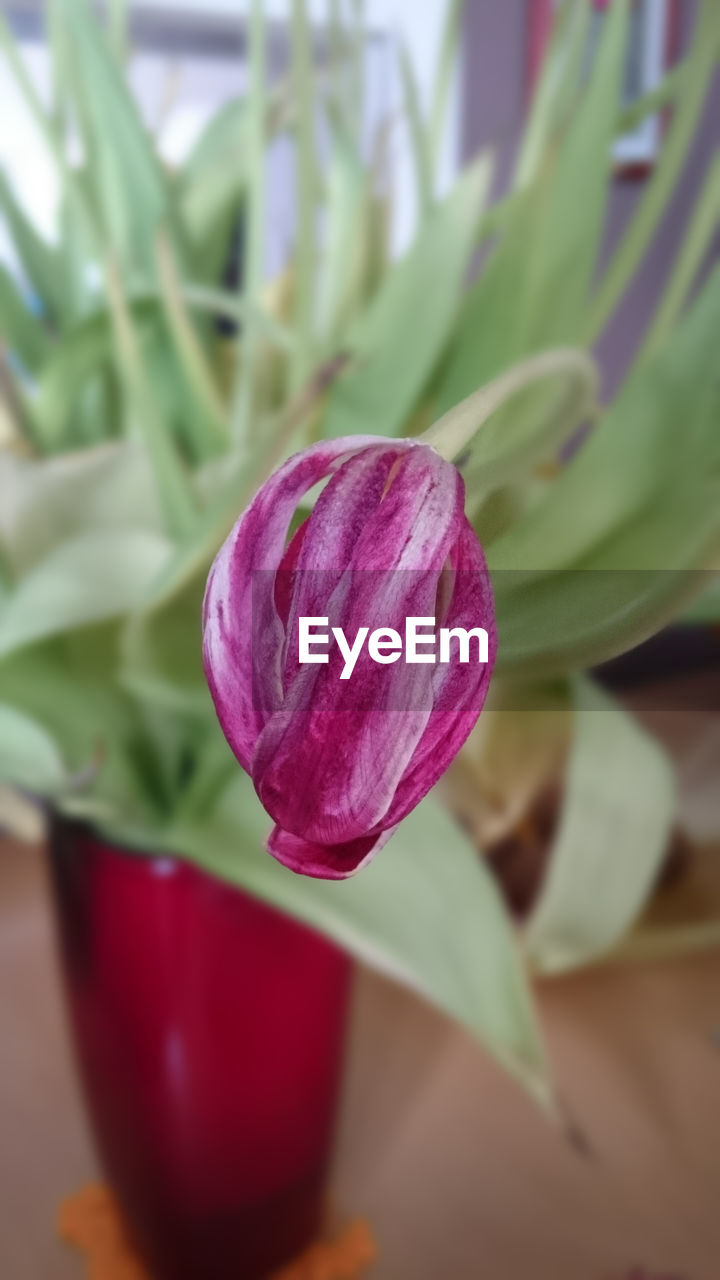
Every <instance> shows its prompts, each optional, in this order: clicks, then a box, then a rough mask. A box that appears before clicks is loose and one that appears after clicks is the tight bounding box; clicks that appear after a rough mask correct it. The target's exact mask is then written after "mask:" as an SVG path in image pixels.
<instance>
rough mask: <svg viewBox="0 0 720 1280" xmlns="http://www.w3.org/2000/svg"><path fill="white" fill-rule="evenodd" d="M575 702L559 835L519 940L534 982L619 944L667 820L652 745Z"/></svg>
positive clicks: (585, 692)
mask: <svg viewBox="0 0 720 1280" xmlns="http://www.w3.org/2000/svg"><path fill="white" fill-rule="evenodd" d="M575 697H576V713H575V714H576V724H575V734H574V743H573V747H572V750H571V754H570V761H569V766H568V772H567V778H566V783H565V790H564V805H563V809H562V816H561V819H560V827H559V830H558V833H557V837H556V840H555V843H554V846H553V848H552V851H551V854H550V862H549V867H548V871H547V874H546V878H545V882H544V884H543V887H542V890H541V894H540V898H539V900H538V902H537V904H536V906H535V908H534V910H533V913H532V916H531V917H530V920H529V922H528V925H527V927H526V930H525V934H524V947H525V952H526V955H527V956H528V958H529V960H530V962H531V964H532V965H533V967H534V968H535V969H537V970H539V971H540V972H543V973H558V972H562V971H564V970H567V969H574V968H577V967H578V966H580V965H583V964H587V963H588V962H589V961H591V960H594V959H596V958H597V957H598V956H601V955H602V954H603V953H605V952H607V951H609V950H610V949H611V948H612V947H613V946H615V944H616V943H617V942H618V941H619V940H620V939H621V938H622V937H623V935H624V934H625V933H626V932H627V930H628V929H629V928H630V926H631V925H632V923H633V922H634V920H635V919H636V918H637V917H638V916H639V914H640V912H641V911H642V908H643V907H644V905H645V903H646V901H647V899H648V896H649V894H650V892H651V890H652V888H653V886H654V884H655V882H656V880H657V877H658V874H659V871H660V867H661V865H662V861H663V857H664V855H665V852H666V849H667V843H668V838H669V835H670V829H671V825H672V821H673V815H674V812H675V788H674V781H673V774H672V769H671V767H670V764H669V761H668V760H667V758H666V756H665V754H664V752H663V751H662V749H661V748H660V746H659V745H658V744H657V743H656V742H655V741H654V740H653V739H652V738H650V737H649V736H648V734H647V733H645V731H644V730H643V729H641V728H640V726H639V725H638V724H637V723H636V722H635V721H634V720H633V719H632V718H631V717H630V716H629V715H628V713H627V712H625V711H624V710H623V709H622V708H621V707H619V706H618V705H617V704H616V703H615V702H613V700H612V699H610V698H609V697H608V696H607V695H606V694H604V693H602V692H601V691H600V690H599V689H598V688H597V687H596V686H594V685H592V684H591V683H590V682H589V681H586V680H583V681H577V682H576V685H575Z"/></svg>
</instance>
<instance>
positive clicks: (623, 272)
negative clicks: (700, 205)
mask: <svg viewBox="0 0 720 1280" xmlns="http://www.w3.org/2000/svg"><path fill="white" fill-rule="evenodd" d="M719 47H720V24H718V21H717V6H716V0H703V2H702V4H701V6H700V9H699V13H698V16H697V18H696V21H695V32H694V36H693V45H692V50H691V52H690V54H689V57H688V64H687V77H686V78H684V79H683V81H682V86H681V92H680V93H679V95H678V98H677V102H676V107H675V111H674V113H673V118H672V122H671V125H670V131H669V133H668V135H667V137H666V138H665V140H664V142H663V147H662V151H661V154H660V158H659V161H658V163H657V164H656V166H655V168H654V170H653V174H652V177H651V178H650V180H649V181H648V182H647V183H646V184H645V186H644V188H643V193H642V196H641V198H640V202H639V204H638V206H637V208H636V210H635V212H634V214H633V216H632V219H631V221H630V224H629V226H628V228H627V230H626V231H625V233H624V235H623V237H622V239H621V241H620V244H619V245H618V247H617V249H616V250H615V252H614V254H613V257H612V259H611V261H610V263H609V265H608V267H607V269H606V270H605V272H604V273H603V276H602V278H601V280H600V282H599V284H598V287H597V289H596V291H595V296H594V298H593V302H592V309H591V311H590V313H589V315H588V317H587V321H586V325H585V329H584V336H585V339H586V341H587V342H594V341H595V339H596V338H597V337H598V335H599V334H600V333H601V332H602V330H603V329H604V328H605V325H606V324H607V322H608V320H609V319H610V317H611V315H612V313H613V311H614V310H615V307H616V306H617V304H618V303H619V302H620V300H621V298H622V297H623V295H624V293H625V290H626V289H627V287H628V285H629V283H630V281H631V279H632V277H633V275H634V273H635V271H636V270H637V267H638V265H639V263H640V262H641V260H642V258H643V256H644V254H645V252H646V250H647V248H648V245H649V244H650V241H651V240H652V237H653V235H654V234H655V231H656V230H657V228H658V226H659V224H660V219H661V218H662V216H663V214H664V212H665V209H666V208H667V205H668V201H669V200H670V199H671V197H672V195H673V193H674V192H675V190H676V186H677V179H678V176H679V174H680V172H681V169H682V167H683V165H684V164H685V161H686V159H687V154H688V149H689V147H690V144H691V142H692V139H693V136H694V134H695V129H696V127H697V122H698V119H699V116H700V112H701V110H702V106H703V103H704V101H705V96H706V93H707V89H708V85H709V82H710V77H711V75H712V73H713V70H714V68H715V66H716V63H717V57H718V48H719Z"/></svg>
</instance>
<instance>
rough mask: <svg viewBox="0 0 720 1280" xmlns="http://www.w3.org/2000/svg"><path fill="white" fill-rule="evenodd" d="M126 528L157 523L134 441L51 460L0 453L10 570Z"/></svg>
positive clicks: (2, 535)
mask: <svg viewBox="0 0 720 1280" xmlns="http://www.w3.org/2000/svg"><path fill="white" fill-rule="evenodd" d="M127 529H136V530H139V531H143V530H144V531H146V532H157V533H159V532H160V531H161V529H162V516H161V512H160V508H159V505H158V501H157V497H156V494H155V488H154V484H153V478H152V473H151V471H150V468H149V466H148V462H147V457H146V455H145V453H144V452H143V450H142V449H140V448H139V446H137V445H135V444H131V443H130V442H118V443H113V444H107V445H103V446H101V447H96V448H94V449H86V450H82V451H81V452H76V453H69V454H63V455H61V456H59V457H50V458H20V457H16V456H14V455H13V454H9V453H8V454H0V551H1V552H2V556H3V559H4V561H5V563H6V564H7V565H8V567H9V568H10V569H11V570H12V572H13V573H14V574H16V575H22V574H25V573H27V572H28V571H29V570H30V569H31V568H32V567H33V565H35V564H37V562H38V561H39V560H41V559H42V558H43V556H46V555H48V554H49V553H50V552H52V551H53V550H54V549H55V547H57V546H58V545H59V544H60V543H62V542H64V541H66V540H67V539H69V538H72V537H75V536H78V535H81V534H83V533H91V532H93V531H95V530H105V531H108V530H115V531H116V532H117V533H122V532H124V531H125V530H127Z"/></svg>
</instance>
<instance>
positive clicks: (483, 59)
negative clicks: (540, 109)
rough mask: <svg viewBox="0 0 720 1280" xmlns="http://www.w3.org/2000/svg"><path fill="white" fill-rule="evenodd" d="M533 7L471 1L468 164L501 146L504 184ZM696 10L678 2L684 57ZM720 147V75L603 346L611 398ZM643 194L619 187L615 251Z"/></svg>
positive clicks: (518, 118)
mask: <svg viewBox="0 0 720 1280" xmlns="http://www.w3.org/2000/svg"><path fill="white" fill-rule="evenodd" d="M530 2H531V0H500V2H499V0H467V8H466V15H465V32H464V36H465V38H464V42H463V61H464V68H463V74H464V85H465V116H464V122H463V154H464V156H465V157H466V158H467V157H469V156H471V155H473V154H474V153H475V152H476V151H477V150H478V149H479V148H480V147H483V146H485V145H487V144H488V143H490V142H496V143H498V144H499V148H500V179H499V182H500V185H502V184H503V183H504V182H505V181H507V176H508V173H509V166H510V164H511V161H512V155H513V151H514V148H515V144H516V142H517V138H518V135H519V132H520V128H521V125H522V119H523V113H524V107H525V74H526V56H527V12H528V8H529V4H530ZM695 9H696V3H695V0H679V10H680V23H679V26H680V47H681V50H683V49H684V48H685V47H686V46H687V42H688V38H689V35H690V32H691V30H692V22H693V18H694V14H695ZM718 21H720V16H719V18H718ZM719 144H720V75H716V77H715V81H714V84H713V87H712V91H711V93H710V94H709V96H708V101H707V103H706V105H705V110H704V113H703V116H702V119H701V122H700V125H699V127H698V130H697V134H696V137H695V141H694V144H693V146H692V148H691V150H690V153H689V155H688V158H687V163H686V165H685V168H684V171H683V174H682V179H681V181H680V183H679V185H678V189H677V191H676V193H675V196H674V198H673V200H672V201H671V203H670V206H669V208H668V209H667V211H666V214H665V217H664V218H663V221H662V224H661V226H660V229H659V231H658V234H657V236H656V237H655V241H654V243H653V244H652V245H651V247H650V249H649V251H648V253H647V255H646V257H645V260H644V261H643V264H642V267H641V269H640V271H639V272H638V274H637V277H636V279H635V281H634V283H633V285H632V287H631V289H630V290H628V293H627V295H626V297H625V298H624V300H623V302H622V304H621V306H620V308H619V310H618V312H617V314H616V317H615V319H614V321H613V323H612V325H611V326H610V327H609V329H608V331H607V332H606V333H605V334H604V335H603V337H602V340H601V341H600V343H599V344H598V354H599V356H600V360H601V363H602V366H603V369H604V372H605V394H608V393H609V394H612V392H613V390H614V388H615V387H616V386H617V383H618V381H619V379H620V378H621V377H622V375H623V373H624V371H625V369H626V368H627V365H628V362H629V359H630V357H631V354H632V351H633V348H634V346H635V344H636V342H637V339H638V335H639V334H641V333H642V331H643V329H644V327H645V324H646V322H647V319H648V317H649V316H650V315H651V314H652V311H653V308H654V306H655V303H656V300H657V298H658V296H659V294H660V292H661V290H662V287H663V284H664V281H665V277H666V273H667V267H668V264H669V263H671V262H672V260H673V258H674V256H675V254H676V252H677V249H678V247H679V245H680V244H681V243H682V237H683V233H684V228H685V226H686V222H687V216H688V212H689V210H690V209H691V208H692V204H693V201H694V199H695V197H696V195H697V193H698V190H699V188H700V186H701V183H702V180H703V177H704V175H705V173H706V171H707V168H708V164H709V163H710V161H711V159H712V156H713V153H714V152H715V151H716V150H717V148H718V145H719ZM641 191H642V180H630V179H627V180H618V181H616V183H615V190H614V193H613V199H612V203H611V209H610V218H609V228H608V242H609V244H610V245H611V244H612V242H613V238H614V237H616V236H617V233H618V231H620V230H621V229H622V227H623V225H624V224H625V222H626V220H627V218H628V217H629V215H630V214H631V213H632V210H633V208H634V206H635V204H636V203H637V200H638V197H639V195H640V194H641ZM719 249H720V237H719V238H716V243H715V247H714V252H715V256H717V254H718V250H719Z"/></svg>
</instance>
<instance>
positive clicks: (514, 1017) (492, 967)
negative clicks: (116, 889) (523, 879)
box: [120, 770, 550, 1104]
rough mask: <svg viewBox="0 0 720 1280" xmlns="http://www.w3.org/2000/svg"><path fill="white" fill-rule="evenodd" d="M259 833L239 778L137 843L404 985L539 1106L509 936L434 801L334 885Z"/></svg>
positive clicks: (488, 886)
mask: <svg viewBox="0 0 720 1280" xmlns="http://www.w3.org/2000/svg"><path fill="white" fill-rule="evenodd" d="M268 827H269V820H268V818H267V816H266V815H265V814H264V812H263V810H262V809H261V807H260V804H259V801H258V800H257V798H256V796H255V794H254V791H253V789H252V784H251V783H250V781H249V779H248V778H246V777H245V775H244V774H241V773H240V771H239V770H237V771H236V773H235V776H234V778H233V780H232V782H231V784H230V786H228V787H227V788H226V790H225V793H224V795H223V797H222V800H221V802H220V804H219V805H218V807H217V809H216V812H215V814H214V816H213V817H212V818H208V819H204V820H202V821H197V822H196V823H195V824H193V823H192V822H191V821H190V820H186V821H184V822H183V823H181V824H177V825H176V826H175V827H172V826H171V827H170V829H168V830H165V831H161V832H158V833H157V834H156V833H152V836H151V837H150V836H149V835H148V834H143V833H138V834H137V836H136V839H138V840H139V841H140V842H142V841H143V840H144V839H148V838H151V839H152V841H153V843H152V848H153V849H154V850H157V848H158V847H161V848H165V849H167V850H168V852H173V853H176V854H180V855H183V856H185V857H187V858H190V859H191V860H192V861H193V862H196V863H197V864H198V865H199V866H201V867H202V868H203V869H204V870H206V871H209V872H210V873H211V874H214V875H219V876H221V877H222V878H223V879H225V880H228V881H229V882H230V883H233V884H237V885H239V886H240V887H241V888H244V889H247V890H248V891H249V892H251V893H253V894H255V895H256V896H257V897H259V898H262V899H264V900H266V901H268V902H271V903H272V904H273V905H274V906H276V907H278V908H279V909H280V910H284V911H287V912H288V913H289V914H291V915H293V916H297V917H298V918H300V919H301V920H304V921H306V922H307V923H309V924H311V925H313V926H314V927H315V928H317V929H320V930H321V931H322V932H323V933H326V934H327V935H328V936H329V937H331V938H333V939H335V941H336V942H338V943H340V945H341V946H343V947H346V948H347V949H348V950H349V951H351V952H352V953H353V954H354V955H356V956H358V957H359V958H360V959H362V960H363V961H365V962H366V963H368V964H371V965H373V966H374V967H375V968H377V969H379V970H380V971H381V972H383V973H387V974H388V975H390V976H391V977H393V978H395V979H396V980H398V981H400V982H403V983H405V984H406V985H407V986H409V987H411V988H413V989H414V990H415V991H417V992H419V993H420V994H421V995H423V996H425V997H426V998H427V999H429V1000H431V1001H432V1002H433V1003H435V1004H436V1005H438V1006H439V1007H440V1008H441V1009H443V1010H444V1011H445V1012H446V1013H448V1014H450V1016H451V1017H454V1018H456V1019H457V1020H458V1021H459V1022H460V1023H462V1024H463V1025H464V1026H465V1027H467V1028H468V1030H469V1031H470V1032H471V1033H472V1034H473V1035H474V1036H476V1037H477V1039H478V1040H480V1042H481V1043H482V1044H483V1045H484V1046H485V1048H486V1049H487V1050H488V1052H489V1053H491V1054H492V1055H493V1056H494V1057H495V1058H497V1059H498V1060H499V1061H500V1062H501V1063H502V1064H503V1065H504V1066H505V1067H506V1068H507V1069H508V1070H509V1071H510V1072H512V1073H513V1075H515V1076H516V1077H517V1078H518V1079H519V1080H521V1081H522V1083H523V1084H524V1085H525V1086H526V1087H527V1088H528V1089H529V1090H530V1091H531V1092H532V1093H533V1094H534V1095H535V1096H536V1097H537V1098H539V1099H540V1100H542V1101H543V1102H544V1103H546V1104H549V1102H550V1086H549V1083H548V1078H547V1069H546V1065H545V1059H544V1054H543V1049H542V1044H541V1042H540V1037H539V1034H538V1029H537V1025H536V1021H535V1016H534V1012H533V1007H532V1000H531V996H530V992H529V988H528V986H527V982H526V979H525V975H524V973H523V969H522V966H521V964H520V962H519V959H518V953H517V949H516V944H515V940H514V937H513V933H512V929H511V927H510V924H509V921H508V919H507V917H506V915H505V912H504V910H503V907H502V905H501V903H500V900H499V897H498V894H497V891H496V890H495V887H494V885H493V883H492V879H491V877H490V876H489V874H488V872H487V871H486V870H485V868H484V866H483V864H482V861H481V860H480V859H479V858H478V857H477V855H476V854H475V852H474V851H473V850H472V849H471V847H470V846H469V844H468V843H467V842H466V841H465V840H464V839H463V837H462V836H461V834H460V832H459V831H458V830H457V828H456V827H455V826H454V825H453V823H452V822H451V821H450V819H449V818H448V817H447V815H446V814H444V813H443V811H442V809H441V808H440V807H439V805H438V804H437V802H436V801H434V800H433V799H432V798H429V799H428V800H426V801H424V802H423V803H422V804H421V805H420V806H419V808H418V809H417V810H416V811H415V813H413V814H412V815H411V816H410V817H409V818H407V819H406V820H405V822H403V823H402V825H401V826H400V828H399V830H398V831H397V833H396V834H395V836H394V837H393V839H392V841H391V842H390V843H389V844H388V846H387V848H386V849H385V850H384V851H383V853H382V854H381V855H379V856H378V858H377V860H376V862H374V863H373V864H372V866H370V867H368V868H367V869H366V870H365V871H363V872H362V874H361V875H359V876H357V877H356V878H355V879H353V880H350V881H346V882H344V883H340V884H332V883H330V882H327V881H317V880H309V879H307V878H306V877H303V876H297V875H294V874H293V873H292V872H290V871H287V870H286V869H285V868H284V867H281V866H280V864H279V863H277V862H275V861H274V859H272V858H271V857H270V856H269V855H268V854H267V853H265V852H263V849H262V846H263V843H264V839H265V837H266V835H267V831H268ZM120 834H121V836H122V838H124V839H126V838H127V836H128V832H126V831H122V830H121V832H120ZM158 840H159V841H160V845H158ZM146 847H148V846H146Z"/></svg>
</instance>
